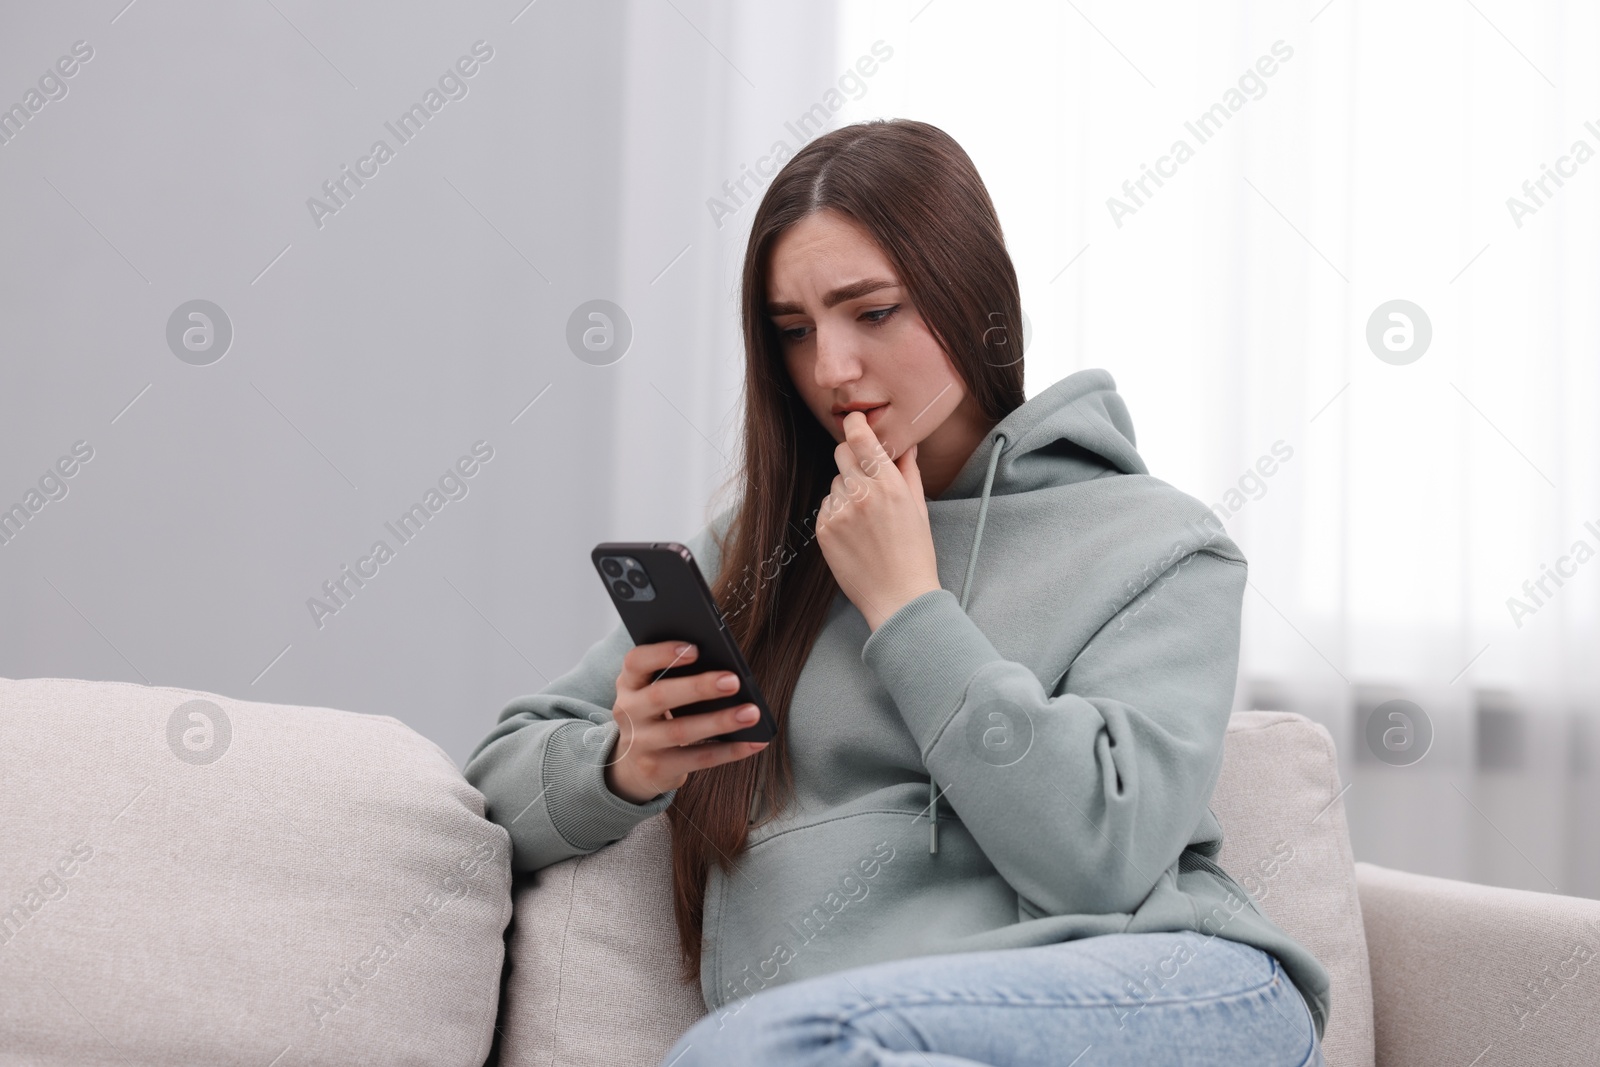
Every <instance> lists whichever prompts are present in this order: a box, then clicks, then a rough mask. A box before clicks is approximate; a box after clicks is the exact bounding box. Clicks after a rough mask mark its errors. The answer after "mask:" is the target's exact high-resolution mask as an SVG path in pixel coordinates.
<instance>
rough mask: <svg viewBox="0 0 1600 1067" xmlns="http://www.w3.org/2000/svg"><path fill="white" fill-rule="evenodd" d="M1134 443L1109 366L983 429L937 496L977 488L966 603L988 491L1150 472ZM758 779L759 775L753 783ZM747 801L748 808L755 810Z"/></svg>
mask: <svg viewBox="0 0 1600 1067" xmlns="http://www.w3.org/2000/svg"><path fill="white" fill-rule="evenodd" d="M1149 473H1150V472H1149V469H1148V468H1147V467H1145V465H1144V460H1143V459H1141V458H1140V457H1139V452H1138V450H1137V449H1136V448H1135V447H1134V433H1133V419H1132V417H1131V416H1129V414H1128V406H1127V405H1126V404H1124V403H1123V402H1122V397H1121V396H1119V395H1118V393H1117V383H1116V382H1115V381H1113V380H1112V378H1111V374H1110V372H1109V371H1105V370H1101V369H1099V368H1090V369H1087V370H1081V371H1078V372H1076V373H1074V374H1069V375H1067V376H1066V377H1065V378H1063V379H1061V380H1060V381H1059V382H1057V383H1056V384H1054V385H1052V386H1051V387H1050V388H1048V389H1046V390H1045V391H1044V392H1042V393H1040V394H1039V395H1038V396H1036V397H1034V398H1033V399H1032V400H1029V401H1026V402H1025V403H1023V404H1020V405H1018V406H1017V407H1016V408H1015V409H1013V410H1012V411H1011V412H1010V413H1009V414H1007V415H1006V417H1005V418H1003V419H1001V420H1000V421H999V422H998V423H996V424H995V426H994V427H993V428H992V429H990V430H989V432H988V433H987V434H985V435H984V440H983V443H982V444H980V445H979V446H978V447H977V448H974V449H973V450H972V455H971V456H969V457H967V462H966V463H965V464H964V465H963V466H962V468H961V470H960V471H958V472H957V473H956V477H955V480H954V481H953V482H951V483H950V485H949V486H948V487H947V488H946V489H945V491H944V492H943V493H942V494H940V495H939V497H938V498H937V499H938V500H939V501H947V500H960V499H964V498H970V497H973V496H977V497H978V500H979V503H978V518H977V523H976V526H975V527H974V529H973V534H972V547H971V548H970V549H969V550H968V551H967V566H966V573H965V577H964V578H963V580H962V582H961V610H963V611H965V610H966V609H967V598H968V595H969V594H970V593H971V592H972V576H973V574H974V573H975V572H976V570H977V567H978V550H979V548H980V547H981V546H982V544H983V528H984V525H985V524H986V523H987V521H988V518H989V498H990V497H991V496H996V495H998V496H1008V495H1011V494H1015V493H1026V492H1030V491H1034V490H1040V489H1047V488H1055V487H1060V486H1064V485H1071V484H1073V483H1075V482H1083V481H1088V480H1090V479H1093V478H1100V477H1104V476H1107V475H1117V474H1149ZM758 784H759V783H758ZM938 801H939V785H938V783H937V782H936V781H935V780H934V777H933V775H932V774H929V775H928V811H929V816H928V852H929V853H937V852H938V851H939V803H938ZM756 810H757V809H756V806H755V804H754V803H752V806H751V812H752V818H753V817H754V816H753V813H754V812H755V811H756Z"/></svg>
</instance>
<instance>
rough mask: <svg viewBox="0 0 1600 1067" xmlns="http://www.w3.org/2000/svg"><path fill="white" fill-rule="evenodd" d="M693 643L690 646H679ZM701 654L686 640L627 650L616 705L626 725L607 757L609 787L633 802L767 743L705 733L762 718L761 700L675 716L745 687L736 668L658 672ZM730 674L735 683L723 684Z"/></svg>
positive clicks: (617, 714) (615, 711) (620, 726)
mask: <svg viewBox="0 0 1600 1067" xmlns="http://www.w3.org/2000/svg"><path fill="white" fill-rule="evenodd" d="M685 647H687V648H688V651H687V652H679V649H680V648H685ZM697 655H699V650H698V649H696V648H695V647H694V646H693V645H689V644H687V643H686V642H681V641H658V642H656V643H654V644H649V645H636V646H634V647H633V648H632V649H631V650H629V652H628V654H627V655H626V656H624V657H622V672H621V673H620V674H618V675H617V701H616V704H615V705H613V707H612V709H611V713H612V715H613V716H614V717H615V718H616V720H617V727H618V729H619V730H620V731H621V733H620V734H619V735H618V737H617V747H616V751H615V753H614V754H613V757H612V760H611V762H610V763H608V764H606V768H605V781H606V788H608V789H610V790H611V792H613V793H615V794H616V795H617V796H619V797H621V798H623V799H624V800H626V801H628V802H630V803H633V804H644V803H647V802H649V801H651V800H653V799H655V798H656V797H658V796H660V795H661V794H662V793H665V792H667V791H668V790H671V789H676V788H678V787H679V786H681V785H682V784H683V783H684V782H686V781H688V780H689V772H690V771H699V770H704V769H705V768H707V767H715V766H716V765H718V764H720V763H732V762H733V761H734V760H740V759H745V758H746V757H749V756H753V755H755V754H756V753H757V752H760V751H761V750H762V749H764V748H766V747H767V744H768V743H767V742H766V741H706V740H705V739H706V738H709V737H716V736H717V735H718V734H728V733H733V732H734V731H736V730H743V729H745V728H746V727H748V726H752V725H754V724H755V723H756V722H757V721H758V720H759V719H760V712H759V711H758V710H757V709H756V706H755V705H754V704H735V705H733V706H732V707H727V708H722V709H720V710H717V711H709V712H706V713H704V714H702V715H685V716H682V717H681V718H673V717H672V709H673V708H675V707H679V708H681V707H684V706H686V705H689V704H694V703H696V702H698V701H701V700H707V699H709V698H711V697H726V696H730V695H732V694H733V693H736V692H738V689H739V676H738V675H737V674H734V673H733V672H732V671H702V672H701V673H699V674H686V675H682V676H681V677H677V678H657V675H659V674H660V673H661V672H662V671H664V670H666V669H667V668H668V667H673V666H676V665H678V664H680V663H690V662H693V661H694V658H695V657H696V656H697ZM727 679H731V680H732V682H733V684H732V685H731V686H728V687H727V688H723V687H722V686H721V685H719V683H722V682H723V681H724V680H727ZM741 715H748V718H741V717H740V716H741ZM697 742H704V743H703V744H697Z"/></svg>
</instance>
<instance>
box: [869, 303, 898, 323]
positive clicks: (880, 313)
mask: <svg viewBox="0 0 1600 1067" xmlns="http://www.w3.org/2000/svg"><path fill="white" fill-rule="evenodd" d="M899 310H900V305H899V304H896V305H895V306H894V307H887V308H879V309H878V310H877V311H868V312H866V313H864V314H863V315H862V316H861V317H862V318H864V319H866V320H867V321H868V322H870V323H872V324H873V325H874V326H876V325H878V324H879V323H882V322H886V321H888V318H889V316H890V315H893V314H894V313H895V312H896V311H899ZM874 315H876V316H877V318H873V316H874Z"/></svg>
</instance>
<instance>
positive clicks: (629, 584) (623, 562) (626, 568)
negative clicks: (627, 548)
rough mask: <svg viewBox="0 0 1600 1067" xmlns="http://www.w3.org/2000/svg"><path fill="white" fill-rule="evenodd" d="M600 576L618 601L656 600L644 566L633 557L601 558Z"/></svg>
mask: <svg viewBox="0 0 1600 1067" xmlns="http://www.w3.org/2000/svg"><path fill="white" fill-rule="evenodd" d="M599 563H600V574H601V577H602V578H604V579H605V583H606V585H607V587H608V588H610V590H611V595H612V596H614V597H616V598H617V599H618V600H635V601H637V600H654V599H655V598H656V591H655V588H654V587H653V586H652V585H651V584H650V576H649V575H648V574H646V573H645V570H644V565H643V564H642V563H640V562H639V561H638V560H636V559H634V558H633V557H631V556H601V557H600V560H599Z"/></svg>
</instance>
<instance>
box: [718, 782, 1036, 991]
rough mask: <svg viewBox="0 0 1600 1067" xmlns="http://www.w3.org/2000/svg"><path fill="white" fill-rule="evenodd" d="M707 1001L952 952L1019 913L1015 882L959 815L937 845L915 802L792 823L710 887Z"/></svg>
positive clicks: (945, 822)
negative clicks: (931, 843)
mask: <svg viewBox="0 0 1600 1067" xmlns="http://www.w3.org/2000/svg"><path fill="white" fill-rule="evenodd" d="M704 914H705V924H704V929H705V935H706V938H707V944H706V951H705V956H704V960H703V966H702V969H701V984H702V992H703V993H704V994H705V998H706V1003H707V1005H708V1007H713V1008H714V1007H716V1006H718V1005H720V1004H722V1003H725V1002H726V1001H728V1000H730V999H734V998H737V997H742V996H747V995H750V994H753V993H757V992H760V991H761V990H762V989H764V988H767V987H769V986H773V985H782V984H784V983H787V982H792V981H796V980H798V979H801V978H808V977H811V976H813V975H819V974H829V973H832V972H834V971H839V970H844V969H846V968H849V967H856V966H862V965H865V964H869V963H877V962H880V961H884V960H891V959H901V958H904V957H906V956H920V955H928V954H932V953H937V952H944V951H954V950H955V949H956V948H957V947H958V943H959V942H960V941H961V940H962V939H963V938H967V937H970V936H971V935H973V934H980V933H983V932H986V931H988V930H993V929H995V928H997V927H1003V926H1010V925H1011V924H1013V923H1015V922H1016V921H1017V894H1016V891H1015V890H1013V889H1012V888H1011V886H1010V885H1009V884H1008V883H1007V882H1006V881H1005V879H1003V878H1001V877H1000V874H999V872H998V871H996V870H995V868H994V865H993V864H991V863H990V862H989V860H988V857H986V856H985V855H984V854H983V852H982V850H981V849H979V848H978V846H977V843H976V842H975V841H974V840H973V839H972V836H971V835H970V834H969V833H968V832H967V829H966V827H965V826H964V825H962V824H961V823H960V822H959V821H958V820H954V819H949V818H947V817H945V816H944V815H943V814H941V816H940V819H939V851H938V852H937V853H934V854H930V853H929V852H928V820H927V818H926V817H925V816H920V815H919V814H918V813H917V812H915V811H885V810H876V811H865V812H857V813H854V814H850V815H843V816H837V817H834V818H829V819H824V820H822V821H819V822H815V823H810V824H808V825H803V826H795V827H789V828H786V829H783V830H780V831H778V832H777V833H775V834H772V835H771V836H769V837H766V838H763V839H762V840H760V841H758V842H756V843H754V844H752V845H750V847H749V848H748V849H746V850H745V851H744V852H743V853H741V854H740V855H739V857H738V858H737V859H736V861H735V866H734V869H733V872H732V873H731V874H727V875H724V874H723V873H722V871H721V869H720V868H718V867H716V866H713V867H712V868H711V872H710V876H709V878H708V881H707V884H706V897H705V913H704Z"/></svg>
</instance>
